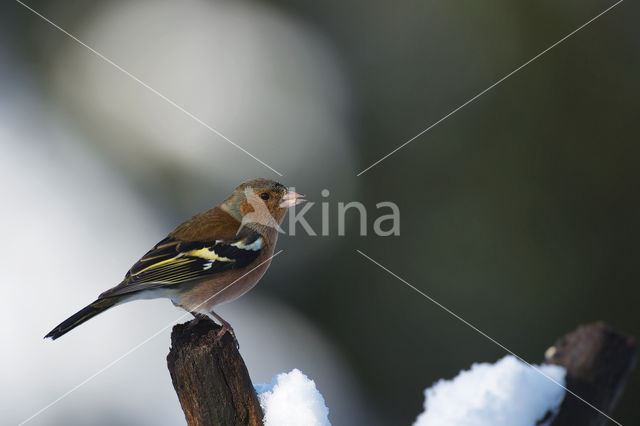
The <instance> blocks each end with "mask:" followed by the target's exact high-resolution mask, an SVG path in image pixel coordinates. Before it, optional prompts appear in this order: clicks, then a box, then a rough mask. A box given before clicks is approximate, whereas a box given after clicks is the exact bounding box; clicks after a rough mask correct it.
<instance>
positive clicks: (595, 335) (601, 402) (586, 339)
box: [545, 322, 638, 426]
mask: <svg viewBox="0 0 640 426" xmlns="http://www.w3.org/2000/svg"><path fill="white" fill-rule="evenodd" d="M637 353H638V347H637V345H636V341H635V339H634V338H633V337H630V336H625V335H623V334H620V333H617V332H615V331H613V330H612V329H611V328H609V327H608V326H606V325H605V324H604V323H602V322H597V323H593V324H587V325H583V326H581V327H579V328H578V329H577V330H576V331H574V332H572V333H569V334H567V335H565V336H564V337H561V338H560V339H558V341H557V342H556V343H555V345H554V346H552V347H550V348H549V349H547V352H546V354H545V358H546V362H547V363H549V364H555V365H561V366H563V367H564V368H566V370H567V375H566V387H567V388H568V389H570V390H571V391H572V392H575V393H576V394H577V395H579V396H580V397H581V398H583V399H585V400H586V401H588V402H589V403H590V404H593V405H594V406H596V407H598V409H600V410H602V411H604V412H605V413H607V415H609V416H611V414H610V413H612V412H613V408H614V406H615V404H616V402H617V401H618V398H619V397H620V395H622V392H623V390H624V386H625V384H626V382H627V378H628V377H629V375H630V373H631V371H632V370H633V368H634V366H635V362H636V357H637ZM614 418H615V417H614ZM608 421H609V420H608V419H607V418H606V417H605V416H603V415H602V414H600V413H598V412H597V411H596V410H594V409H593V408H591V407H589V406H588V405H587V404H585V403H584V402H583V401H580V400H579V399H578V398H576V397H575V396H573V395H571V394H569V393H567V394H566V395H565V397H564V400H563V402H562V405H561V406H560V410H559V412H558V415H557V416H556V417H555V419H554V420H553V422H552V423H551V426H575V425H581V426H603V425H605V424H606V423H607V422H608Z"/></svg>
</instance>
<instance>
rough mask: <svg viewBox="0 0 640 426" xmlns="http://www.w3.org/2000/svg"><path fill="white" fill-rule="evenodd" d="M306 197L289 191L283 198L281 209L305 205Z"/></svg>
mask: <svg viewBox="0 0 640 426" xmlns="http://www.w3.org/2000/svg"><path fill="white" fill-rule="evenodd" d="M303 197H304V195H302V194H298V193H297V192H293V191H287V193H286V194H284V196H283V197H282V202H281V203H280V208H281V209H286V208H289V207H293V206H297V205H298V204H301V203H304V202H305V201H307V200H305V199H304V198H303Z"/></svg>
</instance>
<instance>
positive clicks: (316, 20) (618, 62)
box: [11, 0, 640, 425]
mask: <svg viewBox="0 0 640 426" xmlns="http://www.w3.org/2000/svg"><path fill="white" fill-rule="evenodd" d="M44 3H45V2H42V1H32V2H30V4H32V5H33V6H34V7H35V8H39V7H42V5H43V4H44ZM95 3H96V2H66V3H65V7H64V10H61V11H60V15H59V16H60V17H62V16H65V13H66V14H67V18H66V19H67V22H73V21H74V20H81V19H82V16H83V14H84V13H89V12H90V11H91V8H92V6H93V5H94V4H95ZM270 3H272V5H275V6H276V7H277V8H279V9H281V10H283V11H284V12H285V13H287V14H290V15H292V16H296V17H298V18H301V19H303V20H305V21H307V22H309V23H310V24H311V25H312V26H313V27H314V29H315V30H316V31H317V32H318V33H320V34H322V35H323V36H324V37H326V38H327V39H328V40H329V41H330V43H331V44H332V45H333V47H334V48H336V49H337V51H338V53H339V54H340V55H341V59H342V60H343V61H344V63H345V64H346V70H347V78H348V83H349V85H350V89H351V90H352V92H353V96H354V97H355V107H354V116H353V120H354V123H353V127H354V129H355V130H356V133H355V140H354V144H355V158H356V164H355V168H354V170H353V180H354V183H350V185H356V187H357V188H359V191H358V193H357V199H358V200H360V201H363V202H364V203H365V204H367V205H369V206H373V205H374V204H375V203H376V202H379V201H382V200H393V201H395V202H396V203H397V204H398V205H399V206H400V209H401V236H399V237H388V238H381V237H376V236H373V235H371V236H367V237H358V236H356V235H355V229H356V227H352V230H353V231H354V232H352V233H351V235H347V236H346V237H331V238H327V237H325V238H312V237H304V236H298V237H296V238H295V239H294V238H286V237H285V238H283V241H282V246H283V247H284V248H285V249H287V248H288V249H296V250H300V249H304V248H305V247H310V246H316V247H315V249H314V251H313V255H312V256H311V257H312V258H310V259H307V262H306V263H304V264H303V265H302V266H300V268H301V269H302V270H303V272H304V274H305V276H306V277H307V278H306V279H305V282H304V283H300V285H299V286H297V287H295V288H292V287H291V286H290V285H288V283H273V284H272V285H270V286H269V287H265V286H263V287H261V288H260V289H259V291H262V292H265V293H268V292H272V293H275V295H276V296H277V297H278V298H281V299H284V300H286V301H287V302H289V303H290V304H291V305H292V306H294V307H296V309H298V310H300V311H301V312H303V313H305V314H306V315H307V316H308V317H309V318H310V319H311V320H313V321H314V322H316V323H317V324H318V325H320V326H321V327H322V328H323V329H324V330H325V331H326V333H327V334H329V335H330V336H332V337H333V339H334V341H335V343H336V345H337V346H338V347H339V348H340V349H341V350H342V352H343V353H344V354H345V356H346V357H347V359H348V361H349V362H350V365H351V367H352V368H353V370H354V371H355V372H356V374H357V376H358V378H359V379H360V381H361V383H362V384H363V388H364V389H366V391H367V392H368V395H366V396H367V397H368V398H369V400H370V401H372V404H373V408H372V410H374V411H375V414H376V415H378V416H380V419H381V423H384V424H410V422H411V421H413V420H414V419H415V417H416V415H417V414H418V413H419V412H420V411H422V403H423V393H422V392H423V390H424V388H425V387H427V386H429V385H430V384H431V383H433V382H434V381H436V380H438V379H440V378H450V377H452V376H454V375H455V374H456V373H457V372H458V371H459V370H461V369H464V368H468V367H469V366H470V365H471V364H472V363H473V362H481V361H490V362H494V361H495V360H497V359H498V358H500V357H501V356H502V355H503V354H504V352H503V351H502V350H501V349H500V348H498V347H496V346H495V345H494V344H493V343H491V342H490V341H488V340H486V339H485V338H483V337H482V336H480V335H479V334H477V333H476V332H474V331H473V330H471V329H470V328H468V327H467V326H465V325H464V324H462V323H461V322H459V321H458V320H457V319H455V318H453V317H452V316H450V315H449V314H447V313H446V312H444V311H442V310H441V309H440V308H438V307H437V306H435V305H434V304H433V303H431V302H430V301H429V300H427V299H425V298H422V297H421V296H419V295H418V294H417V293H415V292H413V291H412V290H410V289H409V288H407V287H406V286H404V284H402V283H401V282H400V281H398V280H397V279H395V278H393V277H392V276H391V275H389V274H388V273H386V272H384V271H383V270H382V269H380V268H379V267H377V266H375V265H374V264H372V263H370V262H369V261H368V260H366V259H365V258H363V257H362V256H360V255H358V254H357V253H356V252H355V249H360V250H362V251H363V252H364V253H366V254H367V255H369V256H371V257H372V258H374V259H376V260H377V261H379V262H380V263H381V264H383V265H385V266H386V267H388V268H389V269H390V270H392V271H393V272H395V273H396V274H398V275H399V276H401V277H403V278H404V279H406V280H407V281H408V282H410V283H411V284H413V285H415V286H416V287H418V288H420V289H421V290H423V291H424V292H425V293H427V294H429V295H430V296H431V297H433V298H434V299H435V300H437V301H438V302H440V303H442V304H443V305H445V306H447V307H448V308H450V309H451V310H453V311H454V312H456V313H457V314H459V315H460V316H462V317H463V318H465V319H466V320H467V321H469V322H471V323H473V324H474V325H475V326H477V327H478V328H480V329H481V330H483V331H485V332H486V333H487V334H489V335H490V336H492V337H494V338H495V339H496V340H498V341H499V342H501V343H502V344H504V345H505V346H506V347H508V348H510V349H511V350H513V351H514V352H515V353H517V354H518V355H520V356H522V357H523V358H524V359H526V360H528V361H531V362H540V361H542V358H543V353H544V350H545V349H546V348H547V347H548V346H549V345H551V344H552V343H553V342H554V341H555V339H556V338H557V337H559V336H561V335H562V334H564V333H566V332H568V331H571V330H573V329H575V328H576V327H577V326H578V325H579V324H581V323H585V322H591V321H596V320H603V321H605V322H607V323H608V324H610V325H611V326H612V327H614V328H615V329H617V330H618V331H622V332H625V333H628V334H632V335H635V336H640V316H639V315H638V309H637V305H638V302H639V301H640V289H639V287H638V285H637V267H638V259H639V258H640V250H639V248H638V247H639V246H638V235H639V234H640V226H639V225H640V220H639V218H638V213H639V211H638V209H639V207H640V196H639V191H638V190H639V188H638V185H639V183H640V171H639V168H638V157H639V155H640V145H639V144H638V137H637V134H638V125H639V120H638V118H639V115H638V112H639V111H640V82H639V79H638V76H639V75H640V74H639V71H640V54H639V52H640V27H638V25H637V22H638V11H639V8H638V4H637V3H634V2H631V1H627V2H624V3H622V4H620V5H619V6H618V7H616V8H614V9H613V10H612V11H611V12H609V13H608V14H606V15H604V16H603V17H602V18H600V19H598V20H597V21H595V22H594V23H593V24H591V25H589V26H587V27H586V28H584V29H583V30H582V31H580V32H578V33H577V34H575V35H574V36H573V37H571V38H569V39H568V40H566V42H564V43H562V44H560V45H559V46H557V47H556V48H554V49H553V50H551V51H550V52H548V53H547V54H545V55H544V56H542V57H540V58H539V59H538V60H536V61H534V62H533V63H531V64H530V65H528V66H527V67H525V68H524V69H522V70H521V71H519V72H518V73H516V74H515V75H513V76H512V77H510V78H509V79H507V80H506V81H504V82H503V83H501V84H500V85H498V86H497V87H495V88H494V89H492V90H491V91H489V92H488V93H486V94H485V95H483V96H481V97H480V98H479V99H477V100H476V101H474V102H472V103H471V104H469V105H468V106H466V107H465V108H463V109H462V110H460V111H459V112H457V113H456V114H454V115H453V116H451V117H449V118H448V119H447V120H445V121H443V122H442V123H441V124H439V125H438V126H436V127H434V128H433V129H432V130H431V131H429V132H427V133H426V134H424V135H422V136H421V137H420V138H418V139H416V140H415V141H413V142H411V143H410V144H409V145H408V146H406V147H405V148H404V149H402V150H400V151H399V152H397V153H395V154H393V155H392V156H391V157H389V158H388V159H386V160H385V161H383V162H382V163H380V164H379V165H377V166H376V167H373V168H372V169H371V170H369V171H367V172H366V173H364V174H363V175H362V176H360V177H356V176H355V175H356V173H358V172H360V171H361V170H363V169H364V168H366V167H368V166H369V165H370V164H371V163H373V162H374V161H376V160H378V159H379V158H380V157H382V156H383V155H385V154H387V153H388V152H390V151H391V150H393V149H395V148H396V147H397V146H398V145H400V144H402V143H403V142H404V141H406V140H408V139H409V138H411V137H413V136H414V135H416V134H417V133H419V132H420V131H422V130H424V129H425V128H426V127H428V126H429V125H431V124H432V123H434V122H435V121H437V120H438V119H440V118H441V117H443V116H444V115H445V114H447V113H449V112H450V111H452V110H453V109H455V108H456V107H458V106H460V105H461V104H463V103H464V102H466V101H467V100H468V99H470V98H471V97H473V96H474V95H476V94H477V93H479V92H480V91H482V90H484V89H485V88H487V87H488V86H490V85H491V84H493V83H494V82H496V81H497V80H499V79H500V78H501V77H503V76H505V75H506V74H507V73H509V72H511V71H512V70H514V69H515V68H516V67H518V66H519V65H521V64H523V63H524V62H526V61H527V60H529V59H531V58H532V57H533V56H535V55H536V54H538V53H539V52H541V51H542V50H544V49H545V48H547V47H548V46H550V45H551V44H553V43H555V42H556V41H558V40H559V39H560V38H562V37H564V36H565V35H567V34H568V33H570V32H571V31H573V30H574V29H576V28H577V27H579V26H580V25H582V24H583V23H585V22H586V21H587V20H589V19H591V18H592V17H594V16H595V15H597V14H598V13H599V12H601V11H602V10H604V9H605V8H606V7H608V6H609V5H611V4H612V3H611V2H603V1H586V2H585V1H567V2H562V3H560V4H559V3H557V2H551V1H518V2H510V1H494V2H489V3H487V2H475V1H456V2H444V1H441V2H418V1H412V2H401V3H395V4H392V3H388V2H364V1H355V2H349V3H344V2H338V1H333V0H329V1H324V2H295V1H279V2H270ZM11 14H14V16H15V21H13V23H12V25H13V29H12V31H13V32H15V33H16V34H20V36H21V37H20V38H16V40H19V41H20V42H21V45H20V46H19V47H20V49H21V50H22V54H23V55H24V57H25V59H26V60H27V61H30V62H31V63H32V64H33V67H34V72H36V73H37V69H38V67H39V66H41V65H42V64H46V62H47V61H48V60H50V58H49V57H47V55H46V54H43V52H42V50H40V49H38V48H37V47H36V46H34V45H33V44H32V43H34V38H33V35H32V32H33V31H41V29H37V30H36V29H35V28H36V27H40V26H41V25H43V24H42V22H40V21H39V20H38V18H37V17H34V16H33V15H31V14H28V13H25V12H24V11H23V10H20V9H17V8H15V9H14V10H11ZM105 66H106V65H105ZM42 84H43V86H44V87H45V88H46V81H43V82H42ZM45 90H46V89H45ZM295 180H296V176H287V181H294V182H295ZM324 187H325V186H324V184H323V182H322V181H318V182H317V187H314V188H309V190H308V191H307V192H308V193H309V194H314V195H315V194H319V191H320V189H322V188H324ZM163 189H164V190H166V187H165V188H163ZM330 189H331V191H332V192H331V199H332V200H336V201H337V200H345V197H346V195H345V197H341V194H342V193H341V188H330ZM156 190H158V191H160V189H159V188H156ZM342 195H344V194H342ZM156 196H157V197H158V199H157V200H156V201H155V202H157V203H159V204H160V205H163V206H164V204H163V202H162V201H160V200H161V198H162V197H166V196H167V195H166V194H162V195H160V192H159V193H158V194H157V195H156ZM317 198H319V197H317ZM347 201H348V200H347ZM198 207H200V206H198ZM168 209H169V207H165V210H167V213H168V217H167V222H168V223H175V222H177V221H179V220H180V219H181V218H182V217H183V216H184V211H181V210H180V208H176V210H175V211H173V212H172V211H170V210H168ZM185 209H186V208H185ZM188 210H189V211H194V210H197V208H193V207H191V208H189V209H188ZM313 211H314V212H315V214H316V215H319V213H320V212H319V209H316V210H313ZM312 221H314V222H315V223H319V218H318V217H317V216H316V217H313V218H312ZM369 223H370V224H371V221H370V222H369ZM370 229H371V228H370ZM282 261H283V262H284V266H283V267H287V265H288V264H287V263H286V262H288V261H287V260H286V259H285V258H284V257H283V259H282ZM638 398H640V374H637V373H636V374H635V375H634V376H633V377H632V379H631V380H630V382H629V384H628V387H627V391H626V392H625V394H624V396H623V398H622V399H621V401H620V403H619V406H618V409H617V410H616V412H615V413H613V417H614V418H615V419H616V420H617V421H619V422H621V423H622V424H629V425H631V424H639V423H640V414H638V411H637V408H636V404H635V401H637V400H638Z"/></svg>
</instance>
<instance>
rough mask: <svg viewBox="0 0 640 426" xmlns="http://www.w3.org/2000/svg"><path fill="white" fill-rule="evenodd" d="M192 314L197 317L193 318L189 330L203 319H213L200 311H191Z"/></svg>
mask: <svg viewBox="0 0 640 426" xmlns="http://www.w3.org/2000/svg"><path fill="white" fill-rule="evenodd" d="M189 313H190V314H191V315H193V316H194V318H195V319H193V320H192V321H191V322H190V323H189V325H188V326H187V330H191V329H192V328H193V327H195V326H196V325H197V324H198V323H199V322H200V321H203V320H208V321H211V319H210V318H209V317H208V316H206V315H205V314H201V313H200V312H189Z"/></svg>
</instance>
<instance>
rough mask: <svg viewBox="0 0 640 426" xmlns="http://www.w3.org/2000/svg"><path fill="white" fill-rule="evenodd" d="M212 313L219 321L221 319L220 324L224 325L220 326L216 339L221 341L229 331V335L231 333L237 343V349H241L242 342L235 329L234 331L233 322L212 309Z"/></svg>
mask: <svg viewBox="0 0 640 426" xmlns="http://www.w3.org/2000/svg"><path fill="white" fill-rule="evenodd" d="M211 315H213V316H214V317H215V318H216V319H217V320H218V321H220V324H221V325H222V327H221V328H220V330H218V333H217V334H216V339H217V340H218V341H220V342H221V341H222V337H223V336H224V335H225V334H226V333H229V335H231V338H232V339H233V342H234V343H235V345H236V349H240V343H238V339H236V333H235V331H233V327H231V324H229V323H228V322H227V321H225V320H224V319H223V318H222V317H221V316H220V315H218V314H216V313H215V312H213V311H211Z"/></svg>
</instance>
